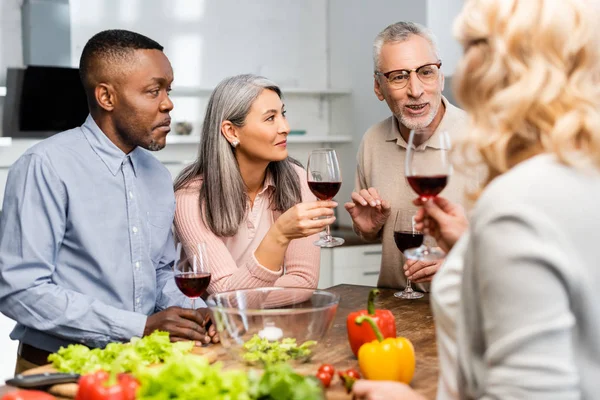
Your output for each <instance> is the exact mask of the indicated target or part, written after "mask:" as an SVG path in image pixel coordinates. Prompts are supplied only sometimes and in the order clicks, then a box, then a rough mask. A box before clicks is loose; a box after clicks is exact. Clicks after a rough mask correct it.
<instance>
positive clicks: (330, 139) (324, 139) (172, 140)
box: [167, 134, 352, 144]
mask: <svg viewBox="0 0 600 400" xmlns="http://www.w3.org/2000/svg"><path fill="white" fill-rule="evenodd" d="M287 139H288V143H301V144H310V143H351V142H352V138H351V137H350V136H293V135H291V136H288V138H287ZM198 143H200V136H198V135H190V136H178V135H173V134H170V135H169V136H167V144H198Z"/></svg>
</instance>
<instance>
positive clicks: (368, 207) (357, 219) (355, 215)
mask: <svg viewBox="0 0 600 400" xmlns="http://www.w3.org/2000/svg"><path fill="white" fill-rule="evenodd" d="M344 207H345V208H346V210H347V211H348V213H349V214H350V217H352V221H353V222H354V226H356V228H357V229H358V230H359V231H360V232H361V234H362V235H363V236H364V237H365V238H367V239H375V238H376V237H377V234H378V233H379V231H380V230H381V228H382V227H383V224H385V221H387V219H388V217H389V216H390V213H391V209H390V203H388V202H387V201H386V200H382V199H381V197H380V196H379V193H377V190H376V189H375V188H369V189H368V190H367V189H363V190H361V191H360V192H358V193H357V192H353V193H352V201H351V202H348V203H346V204H344Z"/></svg>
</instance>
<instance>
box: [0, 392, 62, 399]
mask: <svg viewBox="0 0 600 400" xmlns="http://www.w3.org/2000/svg"><path fill="white" fill-rule="evenodd" d="M2 400H55V397H54V396H52V395H50V394H48V393H46V392H42V391H40V390H17V391H15V392H10V393H7V394H5V395H4V396H2Z"/></svg>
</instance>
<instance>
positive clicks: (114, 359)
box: [48, 331, 194, 374]
mask: <svg viewBox="0 0 600 400" xmlns="http://www.w3.org/2000/svg"><path fill="white" fill-rule="evenodd" d="M193 347H194V342H175V343H172V342H171V341H170V340H169V334H168V333H167V332H161V331H156V332H154V333H152V334H151V335H148V336H145V337H143V338H133V339H131V341H130V342H128V343H109V344H108V345H107V346H106V347H105V348H104V349H90V348H88V347H86V346H84V345H82V344H71V345H69V346H68V347H61V348H60V349H59V350H58V352H57V353H54V354H50V356H48V361H50V362H52V365H53V366H54V368H56V369H57V370H59V371H60V372H75V373H78V374H86V373H88V372H94V371H97V370H99V369H103V370H105V371H107V372H111V373H121V372H130V371H135V370H136V369H138V368H140V367H145V366H147V365H150V364H158V363H161V362H164V361H165V360H168V359H171V358H177V357H180V356H182V355H183V354H185V353H189V352H190V351H191V350H192V349H193Z"/></svg>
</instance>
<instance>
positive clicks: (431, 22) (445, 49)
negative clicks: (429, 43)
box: [427, 0, 464, 76]
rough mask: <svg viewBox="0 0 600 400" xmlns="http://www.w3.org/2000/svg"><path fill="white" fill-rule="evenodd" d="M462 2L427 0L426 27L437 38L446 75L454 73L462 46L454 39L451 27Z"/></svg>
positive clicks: (457, 0)
mask: <svg viewBox="0 0 600 400" xmlns="http://www.w3.org/2000/svg"><path fill="white" fill-rule="evenodd" d="M463 4H464V0H427V27H429V29H431V30H432V31H433V33H434V35H436V37H437V39H438V45H439V48H440V57H441V58H442V62H443V66H442V70H443V71H444V74H445V75H446V76H451V75H453V74H454V71H455V70H456V66H457V64H458V61H459V60H460V57H461V55H462V48H461V46H460V44H459V43H458V41H456V39H454V35H453V33H452V28H453V25H454V19H455V18H456V16H457V15H458V14H459V12H460V10H461V9H462V6H463Z"/></svg>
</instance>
